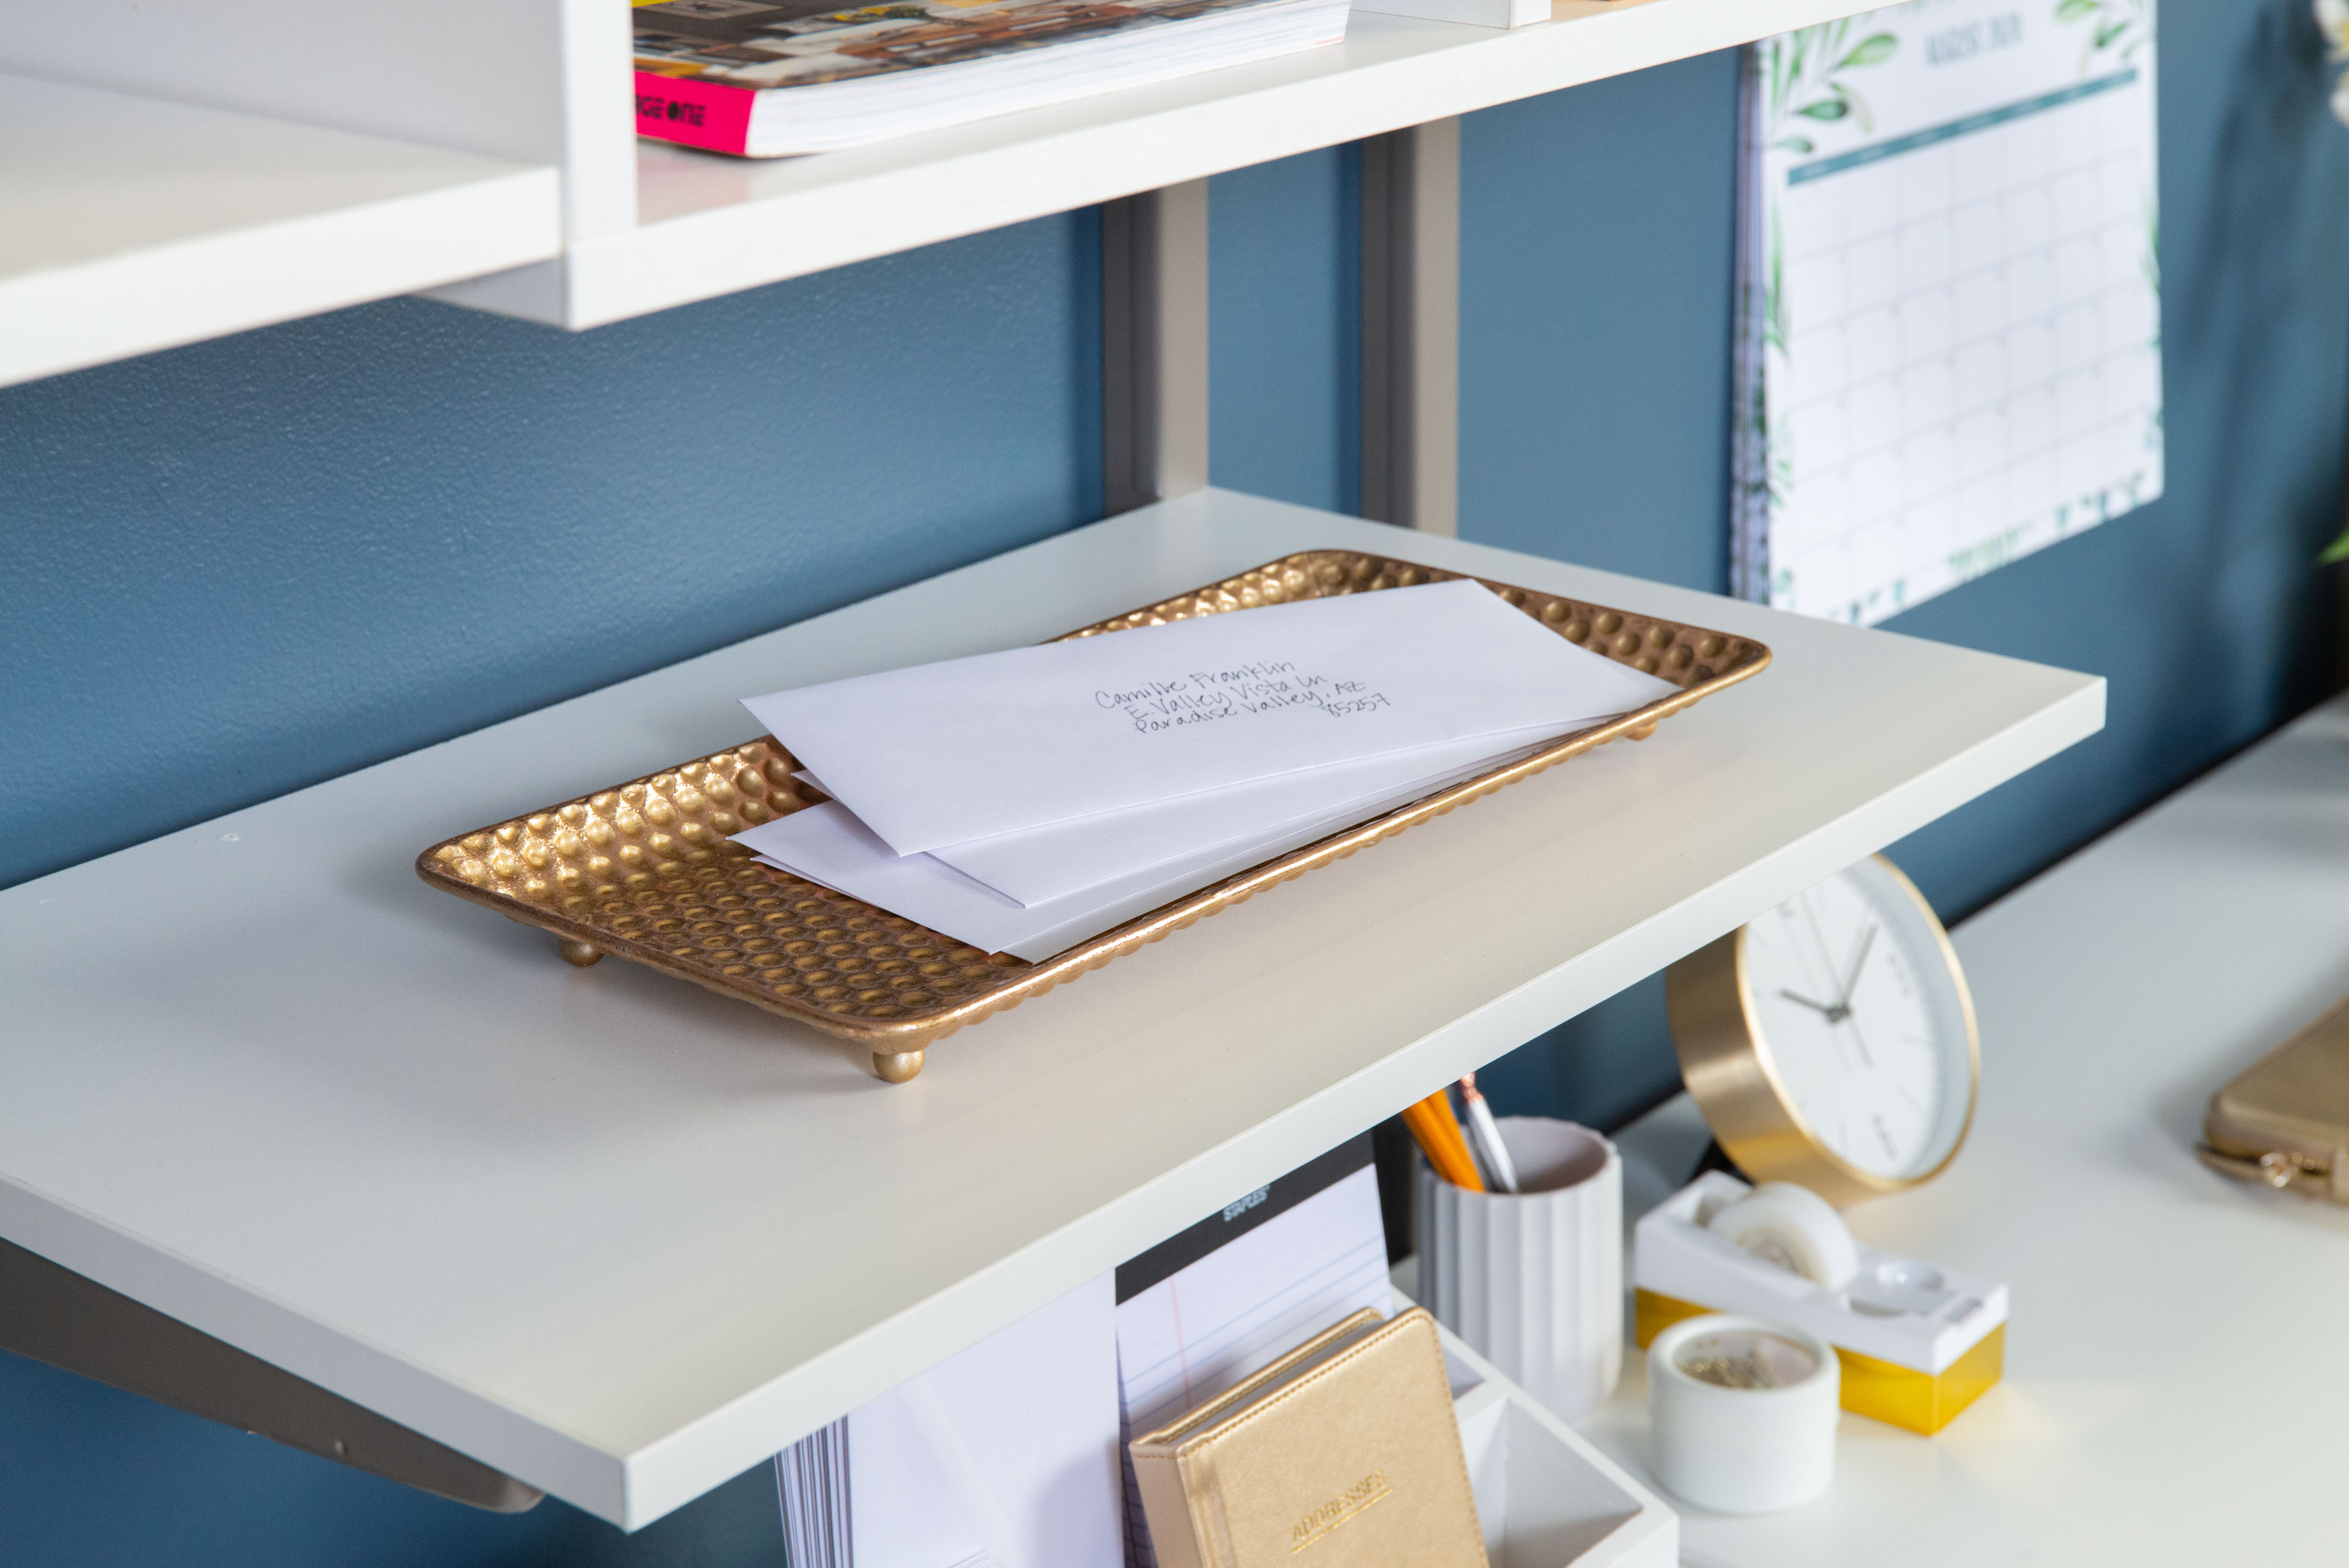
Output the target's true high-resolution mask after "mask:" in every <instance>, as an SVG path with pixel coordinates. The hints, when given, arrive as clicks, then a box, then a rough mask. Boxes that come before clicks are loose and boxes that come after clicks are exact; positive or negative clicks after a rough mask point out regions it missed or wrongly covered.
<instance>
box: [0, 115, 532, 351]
mask: <svg viewBox="0 0 2349 1568" xmlns="http://www.w3.org/2000/svg"><path fill="white" fill-rule="evenodd" d="M560 202H561V192H560V176H559V175H558V173H557V171H555V170H554V169H552V168H533V167H529V166H526V165H524V164H521V163H515V162H512V161H504V160H501V159H493V158H484V157H481V156H478V155H475V154H470V153H464V152H452V151H444V150H442V149H440V148H437V147H423V146H418V145H415V144H413V143H410V142H404V141H396V140H388V139H386V138H383V137H378V136H367V135H358V134H354V133H352V132H350V131H346V130H321V129H316V128H315V127H311V126H306V125H299V124H295V123H291V122H289V121H285V120H279V119H264V118H261V117H259V116H255V115H250V114H241V113H231V112H224V111H222V110H219V109H199V108H194V107H191V106H188V105H184V104H178V103H166V102H161V101H159V100H156V99H147V98H140V97H134V96H131V95H129V94H125V93H117V92H108V91H102V90H98V89H96V88H85V87H73V86H67V85H64V84H60V83H56V82H48V81H37V80H33V79H29V78H21V77H0V385H5V384H8V383H11V382H16V381H25V380H30V379H34V378H36V377H40V376H47V375H54V374H56V373H57V372H58V371H62V370H71V369H79V368H81V367H83V366H86V365H94V364H98V363H102V362H104V361H106V360H109V359H119V358H126V357H128V356H130V355H134V354H143V353H148V352H150V351H152V350H154V349H158V348H171V347H174V346H176V345H178V344H181V343H189V342H193V341H195V340H197V339H199V338H204V337H217V336H219V335H220V334H222V333H226V332H236V331H241V330H243V329H244V328H246V327H260V326H264V325H266V324H268V323H271V322H276V321H285V320H288V319H291V318H293V317H300V316H308V315H313V314H316V313H317V312H319V311H326V310H334V309H337V308H339V307H341V306H347V305H356V304H358V303H360V302H362V301H365V300H370V299H381V298H384V297H386V296H391V295H399V294H409V293H413V292H415V291H416V290H418V289H422V288H429V287H431V286H435V285H438V284H443V283H447V282H449V281H450V280H451V279H455V278H462V277H470V276H472V275H475V274H477V273H481V272H487V271H493V270H496V269H500V268H507V267H512V266H515V265H520V264H522V263H524V262H529V261H534V260H538V259H540V258H543V257H547V256H552V255H554V254H557V252H558V251H559V250H560V248H561V245H562V225H561V214H560V211H559V209H560Z"/></svg>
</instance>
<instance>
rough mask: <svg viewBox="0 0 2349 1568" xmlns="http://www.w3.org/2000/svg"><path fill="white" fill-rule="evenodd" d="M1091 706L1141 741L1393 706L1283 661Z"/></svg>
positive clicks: (1193, 677)
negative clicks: (1254, 719) (1284, 714)
mask: <svg viewBox="0 0 2349 1568" xmlns="http://www.w3.org/2000/svg"><path fill="white" fill-rule="evenodd" d="M1093 701H1094V702H1095V703H1096V704H1098V705H1099V706H1101V707H1103V708H1109V709H1114V710H1115V711H1118V712H1119V713H1121V714H1123V715H1124V717H1125V718H1126V720H1127V721H1128V722H1131V723H1132V724H1133V727H1134V729H1135V730H1137V731H1139V732H1141V733H1143V734H1145V735H1150V734H1155V733H1157V732H1159V731H1161V730H1174V729H1180V728H1181V727H1183V726H1184V725H1185V724H1204V723H1207V722H1211V721H1213V720H1216V719H1237V718H1239V717H1241V716H1242V715H1244V714H1248V713H1273V712H1278V711H1280V710H1281V709H1284V708H1316V709H1319V710H1320V711H1322V712H1324V713H1327V714H1328V715H1329V716H1330V717H1331V718H1332V719H1343V718H1345V717H1347V716H1348V715H1349V714H1353V713H1371V712H1376V711H1378V710H1379V709H1381V708H1385V707H1391V706H1392V704H1391V703H1390V702H1389V701H1387V695H1386V693H1385V692H1383V691H1371V689H1370V684H1369V682H1367V681H1362V680H1333V679H1331V678H1330V677H1329V676H1327V675H1309V674H1307V673H1305V672H1304V671H1302V670H1299V669H1298V667H1297V661H1296V660H1294V659H1279V660H1277V661H1270V662H1266V661H1259V662H1257V663H1251V664H1243V665H1240V666H1238V667H1237V668H1236V669H1231V670H1193V671H1192V672H1191V673H1190V674H1188V675H1178V676H1176V677H1174V679H1172V680H1153V681H1150V682H1148V683H1147V684H1145V685H1143V686H1140V687H1136V688H1133V689H1130V690H1127V691H1095V692H1094V693H1093Z"/></svg>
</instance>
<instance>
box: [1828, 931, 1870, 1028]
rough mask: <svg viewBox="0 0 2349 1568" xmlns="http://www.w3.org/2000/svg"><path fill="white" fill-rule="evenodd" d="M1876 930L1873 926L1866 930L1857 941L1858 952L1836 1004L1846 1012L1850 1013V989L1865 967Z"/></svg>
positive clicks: (1852, 961)
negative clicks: (1866, 932) (1865, 933)
mask: <svg viewBox="0 0 2349 1568" xmlns="http://www.w3.org/2000/svg"><path fill="white" fill-rule="evenodd" d="M1876 930H1877V928H1876V927H1874V926H1870V927H1868V934H1867V935H1866V936H1864V937H1862V938H1860V939H1859V951H1857V953H1854V954H1853V955H1852V960H1851V974H1850V976H1849V978H1847V979H1846V980H1845V981H1844V982H1843V995H1842V996H1841V997H1840V998H1838V999H1837V1002H1836V1005H1837V1007H1840V1008H1842V1009H1843V1010H1844V1011H1845V1012H1850V1011H1851V992H1852V988H1853V987H1854V986H1856V985H1857V984H1858V983H1859V971H1861V969H1863V968H1865V967H1866V966H1867V963H1868V947H1869V945H1870V944H1871V943H1873V942H1874V941H1875V940H1876Z"/></svg>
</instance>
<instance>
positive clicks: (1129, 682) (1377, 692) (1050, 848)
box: [735, 579, 1676, 962]
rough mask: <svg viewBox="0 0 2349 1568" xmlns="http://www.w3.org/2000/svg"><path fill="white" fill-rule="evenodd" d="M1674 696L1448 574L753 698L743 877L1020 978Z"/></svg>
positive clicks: (1663, 684) (1667, 687) (1661, 684)
mask: <svg viewBox="0 0 2349 1568" xmlns="http://www.w3.org/2000/svg"><path fill="white" fill-rule="evenodd" d="M1675 690H1676V688H1674V687H1673V686H1671V684H1670V683H1669V682H1667V681H1665V680H1661V679H1659V678H1657V677H1655V676H1652V675H1647V674H1643V673H1641V672H1640V670H1634V669H1632V668H1630V666H1628V665H1624V664H1619V663H1616V662H1615V661H1613V660H1612V659H1607V658H1605V657H1603V656H1601V655H1599V654H1597V653H1593V652H1590V651H1589V650H1588V649H1583V648H1579V647H1577V646H1576V645H1575V644H1573V643H1571V642H1569V641H1568V640H1567V639H1565V638H1563V637H1561V636H1559V635H1558V634H1557V631H1556V630H1555V629H1553V628H1549V627H1547V626H1544V625H1543V624H1542V623H1541V622H1539V621H1537V620H1536V619H1535V618H1533V617H1531V616H1529V615H1526V614H1525V613H1524V612H1522V611H1520V610H1518V609H1516V608H1514V607H1511V606H1510V605H1509V604H1507V603H1506V601H1504V600H1503V599H1502V598H1501V597H1499V596H1498V595H1496V594H1495V593H1494V592H1492V591H1491V590H1490V589H1488V588H1486V587H1484V586H1483V585H1482V584H1480V583H1477V582H1474V581H1470V580H1465V579H1464V580H1459V581H1454V582H1445V583H1434V584H1429V585H1425V586H1423V587H1402V588H1389V589H1384V590H1381V591H1380V592H1376V593H1366V594H1355V595H1349V596H1343V597H1332V598H1318V599H1307V600H1304V601H1301V602H1297V603H1289V604H1277V605H1266V606H1260V607H1256V608H1252V609H1244V610H1238V611H1236V612H1232V613H1227V614H1221V615H1210V616H1206V617H1202V618H1195V619H1186V620H1178V621H1174V622H1172V623H1170V624H1166V625H1162V626H1143V627H1139V628H1132V629H1128V630H1122V631H1116V632H1112V633H1110V634H1107V635H1097V636H1090V637H1083V638H1079V639H1074V640H1070V641H1062V642H1053V643H1046V644H1044V645H1043V646H1041V647H1037V648H1022V649H1010V650H1009V651H1006V652H1002V653H989V654H981V655H979V656H978V657H975V658H970V659H952V660H948V661H947V662H946V663H943V664H932V665H925V666H921V667H919V668H916V669H911V670H894V671H890V672H887V673H885V674H880V675H866V676H859V677H856V678H854V679H852V680H837V681H833V682H830V683H828V684H825V685H821V686H810V687H802V688H801V689H799V690H797V691H781V692H776V693H774V694H772V695H770V696H766V697H754V698H750V699H749V700H747V701H746V702H745V704H744V705H745V706H746V707H748V708H749V709H750V711H751V713H752V714H753V715H754V716H755V717H757V718H758V720H759V721H760V722H761V723H763V724H764V725H766V727H767V729H768V731H769V732H770V733H771V734H773V735H774V736H775V737H776V739H778V740H779V741H781V742H782V743H783V744H784V745H785V746H786V747H787V748H789V749H790V751H791V753H792V755H793V756H794V757H796V758H797V759H798V760H799V761H800V763H802V765H803V769H804V771H803V772H802V774H800V777H801V779H802V781H803V782H805V783H807V784H811V785H812V787H814V788H815V789H818V790H821V791H822V792H823V793H824V794H828V795H830V796H831V797H832V798H831V799H830V800H829V801H826V802H824V803H823V804H821V805H814V806H809V807H806V808H803V809H802V810H798V811H794V812H792V813H791V814H789V815H785V816H782V817H780V818H778V819H776V820H774V821H772V822H767V823H762V824H761V825H759V826H756V827H753V828H751V829H750V830H749V831H748V832H745V833H741V834H738V835H736V836H735V838H736V842H738V843H740V844H742V845H744V846H747V847H749V848H750V850H751V851H752V852H753V853H755V854H756V855H757V856H758V857H760V858H761V860H763V861H764V862H765V863H766V864H768V865H770V866H771V867H776V868H777V869H779V870H783V871H787V872H789V873H791V874H792V876H795V877H800V878H802V879H803V880H806V881H809V882H813V883H815V884H817V885H819V886H821V887H825V888H832V889H833V890H834V891H836V892H841V893H845V894H847V895H848V896H849V897H851V898H861V899H863V900H864V902H866V903H869V904H873V905H874V906H877V907H878V908H880V909H886V910H888V911H889V912H891V913H892V914H895V915H900V916H903V917H905V919H911V920H914V921H916V923H918V924H920V925H924V926H926V927H928V928H929V929H931V930H934V931H938V932H942V933H944V934H945V935H947V936H950V937H953V938H954V939H956V940H958V941H963V942H968V943H969V944H970V945H971V946H973V947H975V948H978V950H981V951H982V952H1001V953H1009V954H1011V955H1013V956H1014V957H1017V958H1021V959H1026V960H1028V961H1030V962H1035V961H1040V960H1042V959H1044V958H1047V957H1049V956H1050V955H1051V954H1054V953H1057V952H1060V951H1062V950H1065V949H1067V948H1069V947H1071V946H1072V945H1073V944H1075V943H1077V942H1081V941H1083V940H1086V939H1087V938H1089V937H1092V936H1096V935H1098V934H1100V933H1101V932H1103V931H1106V930H1109V929H1112V928H1113V927H1116V926H1119V925H1122V924H1123V923H1124V922H1125V921H1127V920H1129V919H1133V918H1134V917H1135V916H1137V915H1140V914H1143V913H1145V912H1147V911H1149V910H1151V909H1156V908H1158V907H1159V906H1160V905H1162V904H1164V903H1166V902H1167V901H1169V900H1170V899H1174V898H1181V897H1183V896H1184V895H1185V894H1186V893H1190V892H1193V891H1195V890H1197V889H1198V888H1205V887H1206V886H1208V885H1209V884H1211V883H1215V882H1217V881H1220V880H1222V879H1223V878H1225V877H1229V876H1231V875H1233V874H1234V873H1236V872H1238V871H1242V870H1245V869H1247V867H1252V866H1255V865H1257V864H1259V863H1261V862H1263V861H1266V860H1268V859H1271V858H1273V857H1276V856H1279V855H1284V854H1287V853H1288V852H1289V851H1291V850H1293V849H1298V848H1301V847H1303V846H1306V845H1308V844H1311V843H1313V842H1315V841H1317V840H1319V839H1320V838H1323V837H1325V836H1329V835H1330V834H1332V833H1336V832H1340V831H1341V830H1343V829H1345V828H1348V827H1351V826H1355V825H1357V824H1359V823H1362V822H1366V821H1368V820H1370V819H1371V817H1374V816H1378V815H1382V814H1383V813H1386V812H1388V811H1392V810H1393V809H1394V808H1395V807H1397V806H1399V805H1405V804H1407V803H1409V802H1411V801H1413V800H1417V799H1419V798H1421V797H1423V796H1424V795H1428V794H1433V793H1435V792H1436V791H1438V790H1441V789H1444V788H1446V787H1448V786H1449V785H1451V784H1454V783H1457V782H1460V781H1461V780H1464V779H1466V778H1469V777H1473V776H1475V774H1480V773H1484V772H1486V771H1488V770H1490V769H1491V768H1493V767H1495V766H1496V765H1498V764H1499V763H1503V762H1505V761H1507V760H1511V759H1514V758H1515V757H1516V756H1518V755H1521V754H1524V753H1527V752H1529V751H1532V750H1535V749H1537V748H1539V747H1541V746H1542V745H1545V744H1547V742H1551V741H1554V740H1556V739H1557V737H1559V736H1561V735H1564V734H1568V733H1569V732H1574V731H1578V730H1581V729H1586V728H1588V727H1590V726H1592V725H1595V724H1599V723H1603V722H1606V721H1608V720H1609V719H1612V718H1615V717H1617V716H1618V715H1620V714H1623V713H1627V712H1630V711H1633V710H1635V709H1639V708H1642V707H1645V706H1646V705H1648V704H1649V703H1651V702H1654V701H1658V700H1659V699H1661V698H1663V697H1666V696H1669V695H1671V693H1672V692H1673V691H1675Z"/></svg>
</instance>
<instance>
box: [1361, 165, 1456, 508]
mask: <svg viewBox="0 0 2349 1568" xmlns="http://www.w3.org/2000/svg"><path fill="white" fill-rule="evenodd" d="M1361 333H1362V515H1363V516H1365V517H1368V518H1370V519H1371V520H1372V521H1374V522H1379V523H1398V524H1402V526H1404V527H1406V528H1417V529H1419V530H1421V531H1423V532H1424V533H1429V534H1446V535H1456V534H1457V533H1459V531H1460V504H1459V496H1460V121H1459V120H1458V119H1438V120H1431V121H1429V122H1428V123H1427V124H1425V125H1418V126H1413V127H1412V128H1411V129H1410V130H1398V131H1395V132H1393V133H1392V135H1387V136H1374V137H1371V139H1369V140H1366V141H1364V142H1363V143H1362V325H1361Z"/></svg>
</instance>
